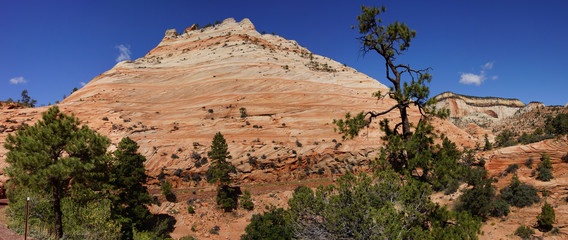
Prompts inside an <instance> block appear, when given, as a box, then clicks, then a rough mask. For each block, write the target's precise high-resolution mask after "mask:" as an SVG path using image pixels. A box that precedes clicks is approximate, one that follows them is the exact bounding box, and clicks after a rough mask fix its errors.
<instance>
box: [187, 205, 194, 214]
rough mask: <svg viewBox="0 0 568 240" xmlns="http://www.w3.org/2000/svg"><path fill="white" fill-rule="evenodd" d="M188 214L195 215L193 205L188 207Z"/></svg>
mask: <svg viewBox="0 0 568 240" xmlns="http://www.w3.org/2000/svg"><path fill="white" fill-rule="evenodd" d="M187 213H189V214H195V209H193V206H191V205H189V206H187Z"/></svg>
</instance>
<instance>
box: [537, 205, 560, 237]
mask: <svg viewBox="0 0 568 240" xmlns="http://www.w3.org/2000/svg"><path fill="white" fill-rule="evenodd" d="M536 219H537V224H538V228H539V229H540V230H541V231H543V232H548V231H550V230H552V224H554V220H555V219H556V214H555V213H554V208H552V206H551V205H550V204H548V203H547V202H545V203H544V206H542V211H541V212H540V214H539V215H538V216H537V217H536Z"/></svg>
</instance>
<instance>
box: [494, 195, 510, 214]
mask: <svg viewBox="0 0 568 240" xmlns="http://www.w3.org/2000/svg"><path fill="white" fill-rule="evenodd" d="M491 205H492V206H491V216H493V217H503V216H507V215H509V212H510V209H509V204H508V203H507V202H506V201H505V200H503V199H496V200H494V201H493V202H492V203H491Z"/></svg>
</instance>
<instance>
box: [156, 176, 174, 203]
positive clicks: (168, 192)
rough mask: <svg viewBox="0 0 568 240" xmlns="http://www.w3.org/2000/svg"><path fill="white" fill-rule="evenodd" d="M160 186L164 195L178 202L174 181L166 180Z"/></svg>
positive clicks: (171, 200) (167, 198)
mask: <svg viewBox="0 0 568 240" xmlns="http://www.w3.org/2000/svg"><path fill="white" fill-rule="evenodd" d="M160 188H161V189H162V195H164V196H166V200H168V201H169V202H176V200H177V199H176V195H175V194H174V193H173V192H172V183H171V182H170V181H168V180H166V181H165V182H164V183H163V184H162V186H160Z"/></svg>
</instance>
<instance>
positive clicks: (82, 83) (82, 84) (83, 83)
mask: <svg viewBox="0 0 568 240" xmlns="http://www.w3.org/2000/svg"><path fill="white" fill-rule="evenodd" d="M79 84H81V87H83V86H85V85H87V84H86V83H85V82H80V83H79Z"/></svg>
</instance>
